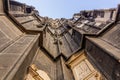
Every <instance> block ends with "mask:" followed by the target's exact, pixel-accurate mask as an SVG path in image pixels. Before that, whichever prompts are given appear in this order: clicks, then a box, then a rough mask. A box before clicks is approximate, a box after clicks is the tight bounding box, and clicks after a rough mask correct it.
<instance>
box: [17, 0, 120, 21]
mask: <svg viewBox="0 0 120 80" xmlns="http://www.w3.org/2000/svg"><path fill="white" fill-rule="evenodd" d="M16 1H19V2H22V3H26V4H28V5H32V6H34V7H35V8H36V9H37V10H38V11H39V13H40V15H41V16H48V17H50V18H54V19H55V18H68V19H69V18H72V16H73V14H74V13H79V12H80V11H81V10H93V9H106V8H116V7H117V5H118V4H120V0H16Z"/></svg>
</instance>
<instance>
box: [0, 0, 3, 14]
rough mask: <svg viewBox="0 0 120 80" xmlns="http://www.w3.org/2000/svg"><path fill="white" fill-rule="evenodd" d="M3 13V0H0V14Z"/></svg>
mask: <svg viewBox="0 0 120 80" xmlns="http://www.w3.org/2000/svg"><path fill="white" fill-rule="evenodd" d="M3 13H4V9H3V0H0V14H3Z"/></svg>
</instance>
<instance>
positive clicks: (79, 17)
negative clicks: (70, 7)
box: [0, 0, 120, 80]
mask: <svg viewBox="0 0 120 80" xmlns="http://www.w3.org/2000/svg"><path fill="white" fill-rule="evenodd" d="M0 80H120V5H118V6H117V7H116V8H110V9H98V10H83V11H80V12H79V13H75V14H73V17H72V18H70V19H66V18H60V19H52V18H49V17H42V16H41V15H39V12H38V10H36V9H35V7H34V6H29V5H27V4H25V3H20V2H17V1H15V0H0Z"/></svg>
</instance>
